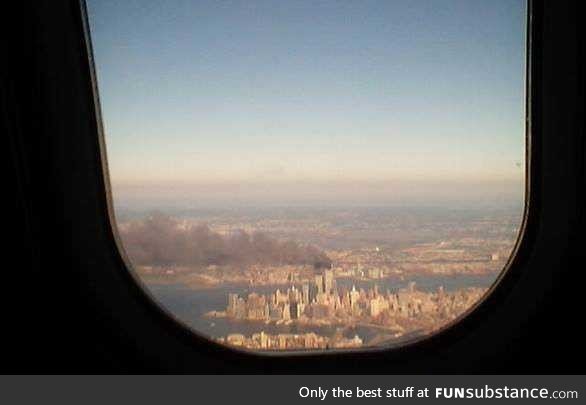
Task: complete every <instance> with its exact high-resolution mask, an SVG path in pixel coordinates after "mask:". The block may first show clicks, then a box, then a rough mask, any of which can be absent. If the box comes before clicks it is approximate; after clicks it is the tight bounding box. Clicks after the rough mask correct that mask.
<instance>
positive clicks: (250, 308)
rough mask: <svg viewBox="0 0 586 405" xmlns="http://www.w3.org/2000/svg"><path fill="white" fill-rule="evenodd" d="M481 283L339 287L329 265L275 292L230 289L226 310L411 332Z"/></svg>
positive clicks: (433, 321) (467, 298)
mask: <svg viewBox="0 0 586 405" xmlns="http://www.w3.org/2000/svg"><path fill="white" fill-rule="evenodd" d="M484 291H485V289H483V288H465V289H461V290H458V291H455V292H445V291H444V289H443V288H442V287H440V288H439V289H438V290H437V291H435V292H424V291H419V290H417V289H416V288H415V283H414V282H412V283H410V284H409V286H408V287H407V288H404V289H401V290H399V291H397V292H393V293H391V292H389V291H388V290H387V291H386V292H384V293H382V292H380V291H379V290H378V288H377V286H376V284H375V285H374V286H373V287H372V288H370V289H367V290H365V289H356V288H355V287H352V289H350V290H345V291H339V289H338V288H337V285H336V279H335V277H334V272H333V270H331V269H328V270H325V271H324V272H323V273H322V274H320V275H317V276H315V280H314V281H313V282H312V283H305V284H302V285H301V286H299V287H296V286H295V285H292V286H290V287H289V288H288V289H287V290H285V291H281V290H280V289H277V290H276V291H275V292H274V293H272V294H268V295H264V294H258V293H251V294H248V296H247V297H240V296H239V295H238V294H229V296H228V305H227V308H226V311H225V313H223V315H225V316H226V317H228V318H233V319H240V320H251V321H265V322H276V323H283V322H285V323H291V322H298V323H305V324H315V325H317V324H320V325H333V324H344V325H356V324H362V325H370V326H387V327H392V328H393V329H394V330H399V331H408V330H413V329H415V328H417V329H420V328H423V329H428V328H433V327H434V326H436V325H437V324H438V323H439V322H442V321H445V320H449V319H453V318H455V317H456V316H458V315H459V314H461V313H462V312H463V311H465V310H466V309H468V308H469V307H470V306H472V305H473V304H474V303H475V302H477V301H478V300H479V299H480V298H481V297H482V295H483V293H484Z"/></svg>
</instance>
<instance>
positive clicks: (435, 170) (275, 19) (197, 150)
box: [87, 0, 526, 205]
mask: <svg viewBox="0 0 586 405" xmlns="http://www.w3.org/2000/svg"><path fill="white" fill-rule="evenodd" d="M87 4H88V12H89V18H90V27H91V38H92V45H93V50H94V56H95V62H96V70H97V77H98V87H99V93H100V100H101V108H102V116H103V121H104V128H105V137H106V144H107V158H108V163H109V169H110V181H111V182H112V184H113V189H114V199H115V202H118V203H120V204H124V203H126V204H133V203H135V204H138V203H139V202H145V201H151V202H152V203H153V204H155V205H156V204H157V203H159V204H169V203H176V202H177V201H179V200H180V201H185V202H191V203H194V204H195V203H198V204H201V205H206V204H208V205H215V204H222V203H225V204H230V203H234V204H245V205H246V204H248V205H255V204H277V205H279V204H280V205H283V204H344V203H351V204H360V205H368V204H370V203H372V204H373V205H380V204H387V203H388V204H409V203H416V202H422V201H442V202H450V203H452V202H457V201H487V200H488V201H494V202H498V201H504V200H507V201H509V200H511V199H516V200H519V199H522V191H523V179H524V162H525V160H524V154H525V130H524V127H525V109H524V98H525V47H526V45H525V40H526V38H525V30H526V22H525V19H526V16H525V13H526V5H525V2H524V1H520V0H493V1H485V0H442V1H437V0H427V1H420V0H405V1H391V0H383V1H369V0H361V1H251V0H249V1H219V0H213V1H205V0H203V1H180V0H169V1H151V0H139V1H136V0H120V1H113V0H88V2H87Z"/></svg>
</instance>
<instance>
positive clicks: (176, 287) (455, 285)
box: [149, 274, 496, 343]
mask: <svg viewBox="0 0 586 405" xmlns="http://www.w3.org/2000/svg"><path fill="white" fill-rule="evenodd" d="M495 278H496V276H495V275H493V274H491V275H458V276H448V277H446V276H415V277H411V278H409V279H405V280H400V279H383V280H377V281H376V282H374V281H369V280H352V279H343V278H342V279H337V284H338V288H339V289H350V288H352V285H355V286H356V288H357V289H358V288H364V289H368V288H371V287H372V286H373V285H374V284H375V283H376V284H377V285H378V288H379V291H381V292H385V291H386V290H387V289H388V290H389V291H391V292H393V291H396V290H398V289H400V288H404V287H406V286H407V284H408V283H409V282H410V281H415V282H416V286H417V288H418V289H419V290H422V291H435V290H437V288H438V287H439V286H443V287H444V289H445V290H446V291H453V290H456V289H459V288H465V287H485V288H486V287H489V286H490V285H491V284H492V283H493V282H494V281H495ZM277 288H279V289H281V291H283V290H286V289H287V286H286V285H268V286H260V287H253V288H251V287H249V286H243V285H227V286H222V287H219V288H214V289H202V290H194V289H191V288H188V287H186V286H184V285H182V284H171V285H150V286H149V289H150V291H151V293H152V294H153V295H154V296H155V298H156V300H157V301H158V302H159V303H160V304H161V305H162V306H163V307H164V308H166V309H167V310H168V311H170V312H171V313H172V314H173V315H175V316H176V317H177V318H178V319H180V320H181V321H182V322H184V323H185V324H187V325H188V326H189V327H191V328H192V329H194V330H195V331H196V332H198V333H201V334H203V335H206V336H208V337H211V338H217V337H220V336H226V335H228V334H230V333H242V334H244V335H247V336H249V335H251V334H253V333H257V332H260V331H264V332H266V333H269V334H278V333H306V332H314V333H316V334H319V335H324V336H332V335H333V334H334V333H335V332H336V330H337V329H339V327H336V326H308V325H295V324H291V325H276V324H274V323H270V324H266V323H264V322H250V321H238V320H231V319H225V318H206V317H204V316H203V315H204V314H205V313H207V312H209V311H213V310H220V311H223V310H224V309H225V308H226V305H227V301H228V294H229V293H238V294H240V295H241V296H246V295H248V294H249V293H251V292H257V293H261V294H270V293H272V292H274V291H275V290H276V289H277ZM342 332H343V334H344V335H345V336H347V337H353V336H354V335H358V336H360V337H361V338H362V339H363V341H364V342H365V343H368V342H369V341H370V340H371V339H373V338H375V337H376V336H377V335H378V334H379V333H380V331H378V330H376V329H373V328H369V327H363V326H357V327H348V328H344V329H343V330H342Z"/></svg>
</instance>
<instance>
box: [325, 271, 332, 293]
mask: <svg viewBox="0 0 586 405" xmlns="http://www.w3.org/2000/svg"><path fill="white" fill-rule="evenodd" d="M323 281H324V287H323V292H324V293H326V294H331V293H332V292H333V291H334V270H332V269H326V270H325V271H324V275H323Z"/></svg>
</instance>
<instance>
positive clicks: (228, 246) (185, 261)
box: [120, 213, 331, 268]
mask: <svg viewBox="0 0 586 405" xmlns="http://www.w3.org/2000/svg"><path fill="white" fill-rule="evenodd" d="M179 225H180V224H179V222H178V221H177V220H175V219H173V218H171V217H169V216H166V215H163V214H158V213H157V214H153V215H150V216H149V217H147V218H146V219H144V220H140V221H133V222H130V223H128V224H127V225H126V226H124V227H122V229H121V231H120V236H121V238H122V241H123V244H124V248H125V249H126V252H127V253H128V256H129V257H130V259H131V260H132V262H133V263H135V264H138V265H155V266H168V265H181V266H208V265H250V264H264V265H313V266H315V267H316V268H319V267H329V266H330V263H331V262H330V259H329V258H328V256H327V255H326V254H325V253H324V252H322V251H320V250H319V249H317V248H316V247H314V246H311V245H303V244H300V243H297V242H294V241H290V240H288V241H280V240H277V239H275V238H272V237H270V236H268V235H266V234H264V233H261V232H255V233H253V234H248V233H246V232H244V231H238V232H236V233H235V234H234V235H231V236H227V237H224V236H222V235H220V234H218V233H216V232H213V231H212V230H210V228H209V227H208V226H207V225H192V226H187V227H181V226H179Z"/></svg>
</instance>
